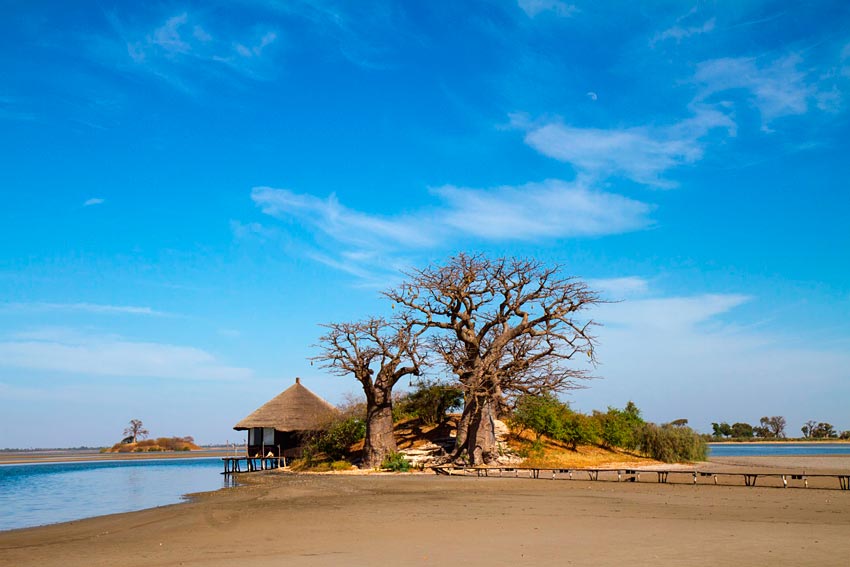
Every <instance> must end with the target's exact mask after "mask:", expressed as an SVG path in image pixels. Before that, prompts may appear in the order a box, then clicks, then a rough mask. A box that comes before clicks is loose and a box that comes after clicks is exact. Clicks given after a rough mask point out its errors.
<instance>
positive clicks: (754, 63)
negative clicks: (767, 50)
mask: <svg viewBox="0 0 850 567" xmlns="http://www.w3.org/2000/svg"><path fill="white" fill-rule="evenodd" d="M801 63H802V58H801V57H800V56H799V55H797V54H791V55H786V56H784V57H780V58H778V59H775V60H773V61H770V62H762V61H760V60H758V59H755V58H745V57H737V58H732V57H729V58H722V59H713V60H711V61H705V62H703V63H700V64H699V65H698V66H697V71H696V74H695V75H694V81H695V82H696V83H698V84H699V85H700V86H701V91H700V93H699V96H698V100H706V99H708V98H709V97H715V95H717V96H720V95H721V94H726V93H730V92H732V91H735V90H744V91H747V92H748V99H749V101H750V103H751V104H752V105H753V106H755V107H756V108H757V109H758V110H759V112H760V113H761V116H762V121H763V123H764V125H765V126H766V125H767V124H769V123H770V122H771V121H773V120H775V119H777V118H781V117H784V116H793V115H800V114H805V113H806V112H807V111H808V109H809V99H810V98H812V97H814V96H815V95H816V93H817V88H816V87H815V86H814V85H812V84H809V82H808V81H807V79H806V74H805V73H804V72H803V71H801V70H800V69H799V66H800V64H801Z"/></svg>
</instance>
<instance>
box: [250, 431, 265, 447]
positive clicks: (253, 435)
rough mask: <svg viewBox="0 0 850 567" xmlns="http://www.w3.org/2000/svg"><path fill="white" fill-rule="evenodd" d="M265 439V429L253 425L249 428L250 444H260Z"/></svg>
mask: <svg viewBox="0 0 850 567" xmlns="http://www.w3.org/2000/svg"><path fill="white" fill-rule="evenodd" d="M262 439H263V429H262V428H261V427H252V428H251V429H249V430H248V445H252V446H253V445H259V444H260V443H261V441H262Z"/></svg>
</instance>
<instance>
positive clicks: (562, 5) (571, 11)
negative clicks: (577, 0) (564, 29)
mask: <svg viewBox="0 0 850 567" xmlns="http://www.w3.org/2000/svg"><path fill="white" fill-rule="evenodd" d="M517 4H518V5H519V7H520V8H521V9H522V11H523V12H525V15H526V16H528V17H529V18H534V17H536V16H539V15H540V14H544V13H546V12H550V13H552V14H554V15H556V16H559V17H562V18H567V17H570V16H573V15H575V14H576V13H577V12H578V11H579V10H578V8H577V7H575V6H573V5H572V4H567V3H566V2H563V1H561V0H517Z"/></svg>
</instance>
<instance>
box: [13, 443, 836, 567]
mask: <svg viewBox="0 0 850 567" xmlns="http://www.w3.org/2000/svg"><path fill="white" fill-rule="evenodd" d="M795 459H796V460H795V463H794V464H795V465H797V466H802V467H805V468H807V469H808V470H811V471H814V470H815V469H818V470H827V469H832V468H834V467H835V468H838V469H841V470H845V471H846V470H850V469H848V465H850V458H848V457H842V458H826V459H823V458H813V459H812V460H811V461H809V460H808V459H805V458H804V459H802V460H801V459H800V458H799V457H795ZM746 460H747V459H745V458H736V461H737V463H736V466H739V467H747V466H753V465H752V463H750V464H748V463H747V462H746ZM787 464H788V463H785V465H787ZM721 465H722V466H723V467H724V468H726V467H728V466H729V464H725V463H716V462H713V463H707V464H706V465H703V466H704V467H707V468H709V469H710V468H711V467H716V466H721ZM755 466H757V467H758V468H759V470H762V471H763V470H766V469H765V468H764V463H757V464H756V465H755ZM243 478H244V479H245V480H244V481H245V483H246V484H244V485H243V486H239V487H237V488H234V489H227V490H221V491H217V492H212V493H205V494H201V495H197V496H196V497H195V498H194V500H193V501H191V502H188V503H184V504H177V505H172V506H165V507H161V508H155V509H151V510H144V511H140V512H133V513H128V514H118V515H112V516H102V517H98V518H92V519H88V520H81V521H76V522H69V523H66V524H57V525H53V526H45V527H39V528H30V529H24V530H16V531H10V532H4V533H0V565H3V566H7V565H8V566H10V567H11V566H21V565H39V566H51V565H62V566H63V567H73V566H77V565H79V566H83V565H86V566H89V565H104V566H107V565H108V566H115V565H122V566H128V567H129V566H136V565H161V566H178V565H185V566H192V565H197V566H202V565H203V566H217V565H242V564H246V565H253V566H264V565H283V564H294V565H377V564H387V563H391V564H399V565H439V564H445V563H447V562H451V563H455V562H459V563H460V564H463V565H521V564H527V563H535V564H539V565H554V564H558V565H594V566H606V565H623V564H629V565H678V566H681V565H771V566H777V565H789V566H790V565H795V566H798V565H819V566H821V567H827V566H833V565H835V566H839V565H841V566H844V565H847V561H848V559H847V558H848V556H850V537H848V529H850V492H846V491H845V492H842V491H838V490H814V489H809V490H806V489H791V490H782V489H776V488H767V487H759V486H757V487H739V486H702V485H701V486H690V485H687V484H672V485H670V484H667V485H664V484H656V483H654V482H640V483H616V482H589V481H575V480H574V481H551V480H542V479H541V480H530V479H515V478H492V477H491V478H455V477H451V478H450V477H441V476H435V475H430V474H401V475H380V474H372V475H350V474H328V475H297V474H291V473H284V472H277V471H274V472H270V473H263V474H253V475H250V476H246V477H243Z"/></svg>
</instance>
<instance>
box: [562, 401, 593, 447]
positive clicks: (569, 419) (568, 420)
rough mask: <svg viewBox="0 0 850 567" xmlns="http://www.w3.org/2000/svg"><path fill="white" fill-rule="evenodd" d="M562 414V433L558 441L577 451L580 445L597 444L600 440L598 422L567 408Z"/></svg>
mask: <svg viewBox="0 0 850 567" xmlns="http://www.w3.org/2000/svg"><path fill="white" fill-rule="evenodd" d="M565 410H566V411H564V412H563V414H562V424H561V432H560V436H559V437H558V441H562V442H564V443H566V444H567V445H569V446H570V449H572V450H573V451H575V450H576V449H577V448H578V446H579V445H589V444H591V443H596V441H597V440H598V439H599V430H598V428H597V425H596V421H595V420H593V419H591V418H590V417H588V416H586V415H584V414H581V413H578V412H574V411H572V410H570V409H569V408H568V407H565Z"/></svg>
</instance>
